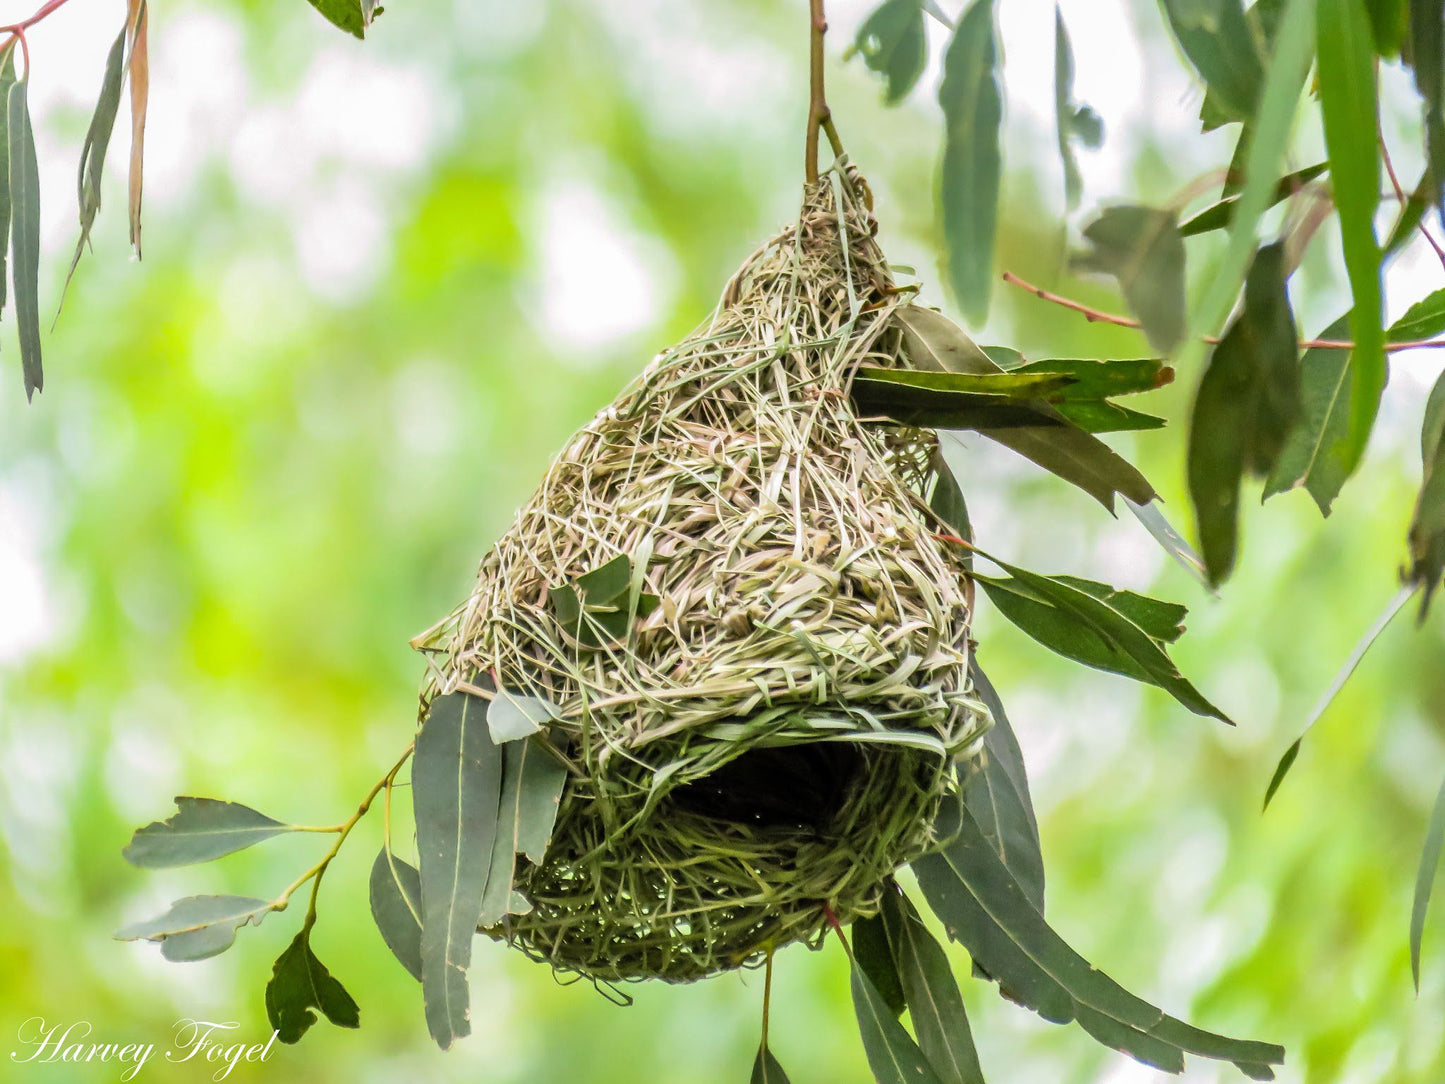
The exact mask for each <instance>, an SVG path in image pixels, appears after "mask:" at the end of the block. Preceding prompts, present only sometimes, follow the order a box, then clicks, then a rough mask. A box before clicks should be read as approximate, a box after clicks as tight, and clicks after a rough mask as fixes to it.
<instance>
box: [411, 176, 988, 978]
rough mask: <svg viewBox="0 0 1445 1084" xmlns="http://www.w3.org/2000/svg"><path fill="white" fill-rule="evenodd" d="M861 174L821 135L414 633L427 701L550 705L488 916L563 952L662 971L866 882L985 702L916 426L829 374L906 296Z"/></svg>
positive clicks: (733, 959)
mask: <svg viewBox="0 0 1445 1084" xmlns="http://www.w3.org/2000/svg"><path fill="white" fill-rule="evenodd" d="M869 202H870V200H869V198H868V196H867V190H866V188H865V187H864V185H863V183H862V181H861V179H860V178H858V177H857V175H856V173H855V172H854V171H852V170H851V168H849V167H847V166H845V165H841V164H840V165H838V166H835V167H834V169H833V170H831V171H829V172H828V173H827V174H825V175H824V176H823V178H822V179H821V180H820V181H819V182H818V183H816V184H814V185H811V186H809V187H808V189H807V191H806V193H805V201H804V206H803V209H802V212H801V214H800V216H799V219H798V222H797V225H796V226H795V227H793V228H790V229H787V230H785V231H784V232H782V233H781V234H779V235H778V236H777V237H775V238H773V239H772V240H771V241H769V242H768V243H767V244H766V245H764V246H763V247H762V248H761V249H760V250H758V252H756V253H755V254H754V255H753V256H751V257H750V258H749V259H748V260H747V262H746V263H745V264H744V265H743V267H742V268H741V269H740V270H739V271H738V272H737V273H736V275H734V276H733V278H732V280H731V281H730V282H729V283H728V286H727V288H726V290H725V291H724V293H723V296H722V299H721V301H720V303H719V305H718V307H717V309H716V311H715V312H714V313H713V315H712V316H711V318H710V319H709V320H708V321H707V322H706V323H705V324H703V325H702V326H701V327H700V328H699V329H698V330H697V331H696V332H694V333H693V334H692V335H691V336H689V337H688V338H687V339H686V340H684V341H683V342H682V343H680V344H678V345H677V346H675V347H673V348H672V349H670V350H668V351H666V352H664V353H663V354H661V355H659V356H658V357H657V358H655V359H654V360H653V361H652V363H651V364H649V365H648V366H647V368H646V369H645V370H644V371H643V373H642V374H641V375H640V376H639V377H638V378H637V379H635V380H634V381H633V382H632V383H631V384H630V385H629V386H628V387H627V388H626V389H625V390H624V391H623V392H622V394H621V395H619V396H618V398H617V399H616V400H615V401H614V402H613V403H612V404H611V405H610V406H608V407H607V408H606V409H604V410H603V411H601V412H600V413H599V414H598V415H597V416H596V417H595V418H594V419H593V420H592V421H591V422H590V423H589V424H588V425H586V426H585V427H583V428H582V429H581V430H580V431H579V432H578V433H577V434H576V435H575V436H573V438H572V439H571V440H570V441H569V442H568V444H567V446H566V447H565V449H564V450H563V451H562V453H561V454H560V455H558V456H557V458H556V460H555V461H554V462H553V464H552V466H551V468H550V469H549V470H548V472H547V475H546V478H545V479H544V480H543V482H542V484H541V486H540V487H539V488H538V489H537V491H536V493H535V494H533V496H532V498H531V499H530V500H529V501H528V502H527V504H526V505H525V506H524V507H523V508H522V509H521V511H520V512H519V513H518V515H517V518H516V521H515V522H514V523H513V525H512V527H511V528H510V529H509V530H508V531H507V533H506V534H505V535H504V536H503V537H502V538H501V540H500V541H498V542H497V544H496V545H495V547H493V549H492V550H491V552H490V553H488V554H487V555H486V557H484V558H483V560H482V562H481V567H480V570H479V572H478V575H477V581H476V587H475V589H474V590H473V592H472V594H471V596H470V597H469V598H468V599H467V600H466V602H465V603H463V604H462V605H461V606H460V607H459V608H458V609H457V610H456V611H455V612H454V613H453V614H452V615H451V616H450V617H449V618H448V619H446V620H445V621H443V622H442V623H441V624H440V625H438V626H437V627H436V628H435V629H433V630H432V631H431V633H429V634H427V635H426V636H425V637H424V638H423V639H422V642H421V643H420V646H422V647H423V648H424V649H425V650H427V651H429V652H431V653H432V655H431V658H432V671H431V674H430V677H429V679H428V683H427V687H426V689H425V691H424V694H423V703H422V710H423V712H425V710H426V708H427V705H428V704H429V703H430V701H431V700H432V699H433V698H434V697H435V696H436V695H437V694H438V693H440V692H443V691H451V690H452V689H454V688H458V687H460V688H464V689H467V690H470V691H477V692H480V693H481V694H482V695H491V694H490V690H493V689H495V688H497V687H498V686H500V687H501V688H502V689H503V690H506V691H507V692H508V693H509V694H512V695H515V696H527V697H538V698H541V699H542V700H543V701H546V702H549V703H550V704H552V705H555V706H556V711H555V712H554V713H553V714H554V715H555V718H553V719H552V720H551V722H550V725H549V727H548V729H547V732H546V733H547V737H548V739H549V740H550V742H551V744H552V745H553V747H554V748H555V749H556V750H557V751H558V752H560V753H561V754H562V755H563V756H565V758H566V759H567V761H568V764H569V766H570V769H571V770H570V777H569V780H568V783H567V786H566V789H565V792H564V794H563V797H562V799H561V806H560V809H559V811H558V816H557V821H556V827H555V830H554V834H553V837H552V840H551V843H550V845H549V847H548V849H547V852H546V856H545V859H544V860H543V861H542V862H541V864H540V865H525V864H522V865H519V868H518V871H517V874H516V887H517V890H518V891H519V892H520V894H521V896H523V897H525V899H526V901H529V902H530V910H527V911H526V913H524V914H513V915H509V916H508V917H507V919H506V920H505V921H504V922H503V923H502V924H501V925H499V926H497V927H495V928H493V929H489V930H486V931H485V932H487V933H489V934H491V935H492V936H494V937H498V938H504V939H506V940H508V941H509V942H510V943H512V944H513V945H515V946H517V947H519V948H521V949H523V950H524V951H525V952H527V953H528V954H529V955H531V956H533V957H536V958H539V959H542V960H546V961H548V962H549V963H551V964H552V965H553V966H554V967H556V968H558V969H560V970H564V971H570V972H580V973H582V974H585V975H588V976H591V977H593V978H597V979H602V980H620V979H640V978H662V979H667V980H670V981H675V982H682V981H688V980H691V979H696V978H700V977H702V976H704V975H707V974H710V973H712V972H716V971H720V970H724V969H728V968H735V967H740V966H744V965H747V964H752V963H756V962H758V961H760V960H761V959H762V958H763V957H764V956H765V955H766V953H767V952H768V951H769V950H770V949H771V948H772V947H777V946H781V945H784V944H788V943H790V942H793V941H800V940H802V941H811V942H813V943H814V944H817V943H818V941H819V940H820V937H821V935H822V933H823V932H825V930H826V928H827V915H828V912H829V910H830V909H831V911H832V912H833V914H834V915H835V916H836V918H837V920H838V921H840V922H847V921H849V920H850V919H851V918H854V917H857V916H859V915H865V914H872V913H875V912H876V910H877V907H878V902H879V894H880V891H881V887H882V885H883V883H884V881H885V880H886V879H887V878H888V877H889V875H890V874H892V873H893V872H894V870H895V869H897V868H898V866H900V865H901V864H903V863H906V862H908V861H910V860H911V859H913V858H915V857H917V856H918V855H919V854H920V853H922V852H923V851H924V850H925V849H927V848H928V847H929V845H930V844H931V843H932V842H933V840H932V839H931V834H930V833H931V826H932V824H933V821H934V817H935V814H936V813H937V810H938V806H939V803H940V801H941V799H942V798H943V796H944V795H945V794H946V793H947V792H948V790H949V789H950V787H951V786H953V785H954V784H953V782H952V780H953V778H954V773H953V770H952V769H953V765H954V763H955V762H956V761H957V760H958V759H959V758H960V757H963V756H966V755H968V754H969V753H971V752H972V751H973V750H974V749H976V747H977V746H978V742H979V739H980V737H981V736H982V734H983V732H984V730H985V729H986V728H987V726H988V715H987V712H986V709H985V708H984V707H983V706H982V705H981V704H980V703H979V702H978V701H977V700H976V699H975V698H974V696H973V695H972V690H971V686H970V681H969V677H968V661H969V648H970V645H969V614H970V598H971V596H970V594H969V591H968V585H967V582H966V580H965V578H964V571H965V569H964V564H963V560H964V558H963V554H962V553H960V552H959V551H958V550H957V549H955V548H951V547H950V545H949V544H948V543H946V542H941V541H939V540H938V538H937V537H936V533H937V532H939V531H940V530H942V529H944V528H942V526H941V525H940V524H939V522H938V521H937V520H936V519H935V518H934V517H933V515H932V513H931V512H930V511H929V509H928V505H927V502H926V500H925V499H924V498H925V495H926V494H927V493H928V491H929V488H930V486H931V485H932V484H933V481H934V464H935V463H936V462H937V460H936V459H935V456H936V455H937V444H936V440H937V438H936V435H935V434H934V433H933V432H932V431H931V430H924V429H915V428H909V427H901V426H898V425H894V424H891V423H880V422H877V421H873V422H870V421H867V420H865V419H862V418H860V417H859V416H858V414H857V413H856V411H855V409H854V406H853V404H852V402H851V401H850V398H849V394H848V385H849V380H850V378H851V375H852V373H853V372H854V370H855V369H856V367H857V366H858V365H860V364H869V365H882V366H895V367H896V366H901V365H902V364H903V363H902V361H901V360H900V358H899V352H900V349H901V345H900V341H899V334H898V332H897V330H896V329H895V327H894V326H893V321H892V315H893V312H894V310H895V308H896V307H897V306H899V305H901V304H904V303H906V302H907V301H908V300H909V299H910V296H911V291H908V290H904V291H899V290H897V289H896V288H895V287H894V285H893V282H892V279H891V277H890V274H889V270H888V265H887V262H886V260H885V259H884V256H883V253H882V251H881V249H880V248H879V246H878V244H877V242H876V240H875V239H874V234H875V232H876V228H877V224H876V222H875V220H874V219H873V216H872V213H871V209H870V208H869V206H868V203H869ZM604 581H606V583H604ZM518 909H523V908H518Z"/></svg>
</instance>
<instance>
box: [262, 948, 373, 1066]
mask: <svg viewBox="0 0 1445 1084" xmlns="http://www.w3.org/2000/svg"><path fill="white" fill-rule="evenodd" d="M313 1009H320V1010H321V1011H322V1012H323V1013H325V1014H326V1019H328V1020H330V1021H331V1022H332V1023H333V1024H335V1025H336V1026H337V1027H339V1028H357V1027H360V1026H361V1010H360V1009H359V1008H358V1007H357V1005H356V1002H355V1001H353V1000H352V997H351V995H350V994H348V993H347V992H346V987H344V986H342V985H341V983H340V982H339V981H337V979H336V977H335V976H334V975H332V974H331V972H330V971H328V970H326V965H324V964H323V963H322V962H321V961H320V960H318V959H317V958H316V953H314V952H312V951H311V927H310V926H304V927H302V929H301V932H300V933H298V934H297V935H296V937H295V939H294V940H293V941H292V942H291V944H290V945H288V946H287V948H286V951H285V952H283V953H281V955H280V956H279V957H277V959H276V963H275V964H274V965H273V966H272V968H271V981H270V982H268V983H267V984H266V1018H267V1020H269V1021H270V1023H271V1027H272V1028H274V1029H275V1031H276V1037H277V1038H278V1039H280V1040H281V1041H282V1042H283V1043H296V1042H300V1041H301V1036H303V1035H305V1034H306V1032H307V1031H309V1030H310V1028H311V1025H312V1024H314V1023H316V1013H315V1012H313V1011H312V1010H313Z"/></svg>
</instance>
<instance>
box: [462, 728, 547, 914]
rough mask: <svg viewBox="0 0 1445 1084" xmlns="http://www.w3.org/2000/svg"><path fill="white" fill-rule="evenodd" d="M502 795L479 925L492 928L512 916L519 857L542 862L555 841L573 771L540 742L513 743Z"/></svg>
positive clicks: (508, 748)
mask: <svg viewBox="0 0 1445 1084" xmlns="http://www.w3.org/2000/svg"><path fill="white" fill-rule="evenodd" d="M502 758H503V760H502V794H501V800H500V803H499V808H498V812H497V832H496V836H495V838H494V840H493V843H492V860H491V867H490V869H489V871H488V873H487V886H486V890H485V891H484V892H483V893H482V908H481V915H480V917H479V918H478V920H477V922H478V925H479V926H480V927H482V928H483V929H486V928H488V927H491V926H495V925H497V924H498V923H499V922H501V920H502V918H503V917H505V916H506V915H507V914H509V913H512V905H513V902H514V899H513V897H514V893H513V880H514V877H515V875H516V868H517V855H518V854H525V855H526V856H527V858H528V859H529V860H530V861H532V862H533V863H538V864H540V863H541V861H542V859H543V858H544V857H545V856H546V852H547V843H548V841H549V840H550V839H551V838H552V826H553V824H554V823H555V822H556V820H557V806H558V802H559V801H560V799H561V797H562V787H563V785H564V784H565V783H566V782H567V769H566V768H565V767H563V766H562V765H561V764H560V763H558V762H557V761H556V760H554V759H553V758H552V757H551V756H549V755H548V754H547V753H546V752H545V751H544V750H543V749H542V747H541V746H540V745H538V744H537V743H536V742H535V741H532V740H526V741H515V742H510V743H509V744H508V745H507V746H506V747H505V748H504V749H503V750H502Z"/></svg>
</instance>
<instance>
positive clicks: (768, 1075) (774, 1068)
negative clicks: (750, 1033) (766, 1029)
mask: <svg viewBox="0 0 1445 1084" xmlns="http://www.w3.org/2000/svg"><path fill="white" fill-rule="evenodd" d="M748 1081H749V1084H788V1074H787V1073H785V1072H783V1067H782V1066H781V1065H779V1064H778V1059H777V1058H775V1057H773V1052H772V1051H771V1050H769V1049H768V1045H767V1043H763V1044H762V1045H761V1046H759V1047H758V1056H757V1057H756V1058H754V1059H753V1075H752V1076H750V1077H749V1078H748Z"/></svg>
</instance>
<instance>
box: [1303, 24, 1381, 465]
mask: <svg viewBox="0 0 1445 1084" xmlns="http://www.w3.org/2000/svg"><path fill="white" fill-rule="evenodd" d="M1318 35H1319V80H1318V84H1319V93H1320V112H1321V114H1322V115H1323V118H1324V127H1325V146H1326V147H1327V148H1328V150H1329V155H1330V180H1331V182H1332V187H1333V191H1334V200H1335V207H1336V209H1337V210H1338V213H1339V220H1340V238H1341V241H1342V243H1343V245H1344V252H1345V270H1346V272H1347V273H1348V276H1349V280H1350V294H1351V297H1352V299H1353V301H1354V307H1353V308H1352V309H1351V310H1350V338H1351V340H1352V341H1353V342H1354V344H1355V348H1354V350H1352V351H1351V352H1350V357H1349V370H1350V412H1349V416H1348V424H1347V426H1346V431H1345V436H1344V439H1343V440H1342V441H1341V442H1340V443H1339V444H1338V446H1337V448H1336V450H1335V451H1334V454H1335V455H1336V456H1337V457H1338V458H1339V460H1340V462H1341V463H1342V464H1343V466H1344V467H1345V469H1346V472H1347V473H1348V472H1349V471H1351V470H1353V469H1354V466H1355V464H1357V463H1358V462H1359V461H1360V458H1361V456H1363V455H1364V452H1365V444H1366V442H1368V440H1369V439H1370V430H1371V429H1372V428H1374V424H1375V415H1376V414H1377V413H1378V412H1379V409H1380V396H1381V394H1382V393H1383V392H1384V390H1385V344H1384V331H1383V329H1382V320H1381V317H1382V313H1383V301H1382V284H1381V281H1380V246H1379V243H1378V242H1377V241H1376V239H1375V227H1374V220H1375V211H1376V209H1377V208H1378V207H1379V205H1380V148H1379V116H1378V114H1379V103H1378V100H1377V98H1378V95H1377V91H1376V87H1375V64H1376V60H1375V49H1374V37H1373V33H1372V31H1371V29H1370V20H1369V16H1368V14H1367V13H1366V11H1365V5H1364V0H1319V16H1318Z"/></svg>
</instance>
